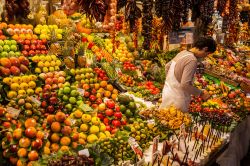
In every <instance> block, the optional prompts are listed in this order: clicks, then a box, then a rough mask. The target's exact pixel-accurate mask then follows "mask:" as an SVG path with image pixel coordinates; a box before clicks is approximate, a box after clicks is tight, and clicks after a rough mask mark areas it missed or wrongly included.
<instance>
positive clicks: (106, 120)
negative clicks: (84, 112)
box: [103, 118, 109, 129]
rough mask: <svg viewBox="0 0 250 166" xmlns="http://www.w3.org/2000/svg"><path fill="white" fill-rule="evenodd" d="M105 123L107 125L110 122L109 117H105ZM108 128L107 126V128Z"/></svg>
mask: <svg viewBox="0 0 250 166" xmlns="http://www.w3.org/2000/svg"><path fill="white" fill-rule="evenodd" d="M103 123H104V124H105V125H106V126H107V125H108V124H109V119H108V118H104V119H103ZM106 129H107V128H106Z"/></svg>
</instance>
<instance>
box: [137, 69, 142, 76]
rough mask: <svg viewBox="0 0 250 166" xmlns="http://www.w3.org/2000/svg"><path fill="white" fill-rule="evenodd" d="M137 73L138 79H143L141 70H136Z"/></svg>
mask: <svg viewBox="0 0 250 166" xmlns="http://www.w3.org/2000/svg"><path fill="white" fill-rule="evenodd" d="M136 73H137V75H138V77H142V73H141V71H140V70H139V69H136Z"/></svg>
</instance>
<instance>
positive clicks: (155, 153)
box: [152, 136, 160, 163]
mask: <svg viewBox="0 0 250 166" xmlns="http://www.w3.org/2000/svg"><path fill="white" fill-rule="evenodd" d="M159 138H160V137H159V136H156V137H154V139H153V148H152V163H153V162H154V161H155V160H156V158H158V154H159V152H158V144H159Z"/></svg>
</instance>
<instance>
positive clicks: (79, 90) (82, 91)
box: [77, 88, 85, 96]
mask: <svg viewBox="0 0 250 166" xmlns="http://www.w3.org/2000/svg"><path fill="white" fill-rule="evenodd" d="M77 91H78V92H79V93H80V95H82V96H84V92H85V90H84V89H82V88H77Z"/></svg>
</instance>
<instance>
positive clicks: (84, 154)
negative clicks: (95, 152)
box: [78, 149, 89, 157]
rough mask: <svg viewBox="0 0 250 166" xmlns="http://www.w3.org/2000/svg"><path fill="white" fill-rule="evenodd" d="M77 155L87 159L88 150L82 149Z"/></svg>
mask: <svg viewBox="0 0 250 166" xmlns="http://www.w3.org/2000/svg"><path fill="white" fill-rule="evenodd" d="M78 155H83V156H86V157H89V150H88V149H83V150H80V151H79V152H78Z"/></svg>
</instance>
